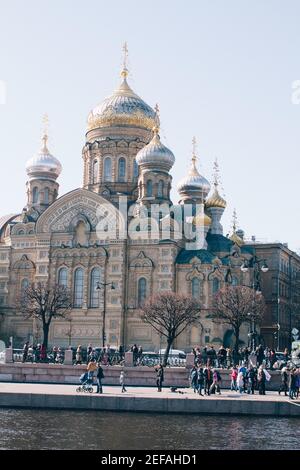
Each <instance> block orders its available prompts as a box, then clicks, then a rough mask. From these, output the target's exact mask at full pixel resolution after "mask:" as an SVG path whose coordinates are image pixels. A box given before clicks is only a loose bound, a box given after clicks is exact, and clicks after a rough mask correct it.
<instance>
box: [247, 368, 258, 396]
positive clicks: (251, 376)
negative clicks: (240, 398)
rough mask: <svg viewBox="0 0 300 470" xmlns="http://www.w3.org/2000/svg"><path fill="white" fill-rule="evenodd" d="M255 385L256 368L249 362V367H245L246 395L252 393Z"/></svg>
mask: <svg viewBox="0 0 300 470" xmlns="http://www.w3.org/2000/svg"><path fill="white" fill-rule="evenodd" d="M255 386H256V370H255V369H254V367H253V366H252V365H251V364H250V366H249V369H247V392H248V395H250V393H251V394H252V395H254V390H255Z"/></svg>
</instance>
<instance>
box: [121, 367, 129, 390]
mask: <svg viewBox="0 0 300 470" xmlns="http://www.w3.org/2000/svg"><path fill="white" fill-rule="evenodd" d="M120 385H121V387H122V390H121V391H122V393H123V392H127V390H126V388H125V372H124V371H123V370H122V371H121V374H120Z"/></svg>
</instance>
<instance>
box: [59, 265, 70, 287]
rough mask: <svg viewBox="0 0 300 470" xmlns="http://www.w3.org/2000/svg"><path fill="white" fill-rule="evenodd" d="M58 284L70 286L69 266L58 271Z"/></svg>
mask: <svg viewBox="0 0 300 470" xmlns="http://www.w3.org/2000/svg"><path fill="white" fill-rule="evenodd" d="M57 281H58V285H59V286H64V287H67V286H68V270H67V268H60V270H59V271H58V280H57Z"/></svg>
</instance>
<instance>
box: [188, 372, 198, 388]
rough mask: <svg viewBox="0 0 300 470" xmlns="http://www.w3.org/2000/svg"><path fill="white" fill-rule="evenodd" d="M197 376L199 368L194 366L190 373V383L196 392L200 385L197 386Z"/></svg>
mask: <svg viewBox="0 0 300 470" xmlns="http://www.w3.org/2000/svg"><path fill="white" fill-rule="evenodd" d="M197 378H198V374H197V369H196V367H195V366H194V367H193V368H192V370H191V373H190V384H191V387H192V389H193V390H194V393H196V392H197V389H198V387H197Z"/></svg>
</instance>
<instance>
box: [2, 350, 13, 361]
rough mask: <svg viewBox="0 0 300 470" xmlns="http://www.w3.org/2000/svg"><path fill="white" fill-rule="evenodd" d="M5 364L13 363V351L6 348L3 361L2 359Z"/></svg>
mask: <svg viewBox="0 0 300 470" xmlns="http://www.w3.org/2000/svg"><path fill="white" fill-rule="evenodd" d="M4 362H5V364H9V363H11V362H14V359H13V349H12V348H6V349H5V359H4Z"/></svg>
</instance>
